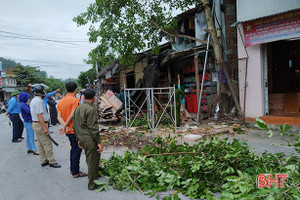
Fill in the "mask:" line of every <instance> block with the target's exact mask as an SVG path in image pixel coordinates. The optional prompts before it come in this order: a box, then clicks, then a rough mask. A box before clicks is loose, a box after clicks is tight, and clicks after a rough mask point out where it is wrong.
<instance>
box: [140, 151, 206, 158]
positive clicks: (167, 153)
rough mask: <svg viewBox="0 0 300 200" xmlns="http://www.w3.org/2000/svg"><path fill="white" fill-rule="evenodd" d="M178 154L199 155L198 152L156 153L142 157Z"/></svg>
mask: <svg viewBox="0 0 300 200" xmlns="http://www.w3.org/2000/svg"><path fill="white" fill-rule="evenodd" d="M179 154H199V152H174V153H158V154H148V155H144V156H146V157H152V156H164V155H179ZM201 154H205V153H201Z"/></svg>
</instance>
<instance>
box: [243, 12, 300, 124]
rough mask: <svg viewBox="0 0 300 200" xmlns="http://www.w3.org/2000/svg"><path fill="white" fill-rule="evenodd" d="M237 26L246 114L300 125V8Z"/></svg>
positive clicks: (248, 116) (275, 121) (272, 122)
mask: <svg viewBox="0 0 300 200" xmlns="http://www.w3.org/2000/svg"><path fill="white" fill-rule="evenodd" d="M238 29H239V32H240V37H238V52H239V84H240V102H241V107H243V108H244V110H245V116H246V118H249V119H251V118H252V119H253V118H257V117H260V118H262V119H264V120H265V121H266V122H267V123H270V124H283V123H288V124H290V125H300V9H297V10H292V11H287V12H283V13H279V14H274V15H271V16H268V17H262V18H259V19H255V20H250V21H245V22H242V23H240V24H239V25H238ZM244 105H245V106H244Z"/></svg>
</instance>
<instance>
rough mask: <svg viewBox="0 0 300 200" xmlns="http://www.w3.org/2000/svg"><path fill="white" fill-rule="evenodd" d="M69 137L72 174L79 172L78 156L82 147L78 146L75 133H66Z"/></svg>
mask: <svg viewBox="0 0 300 200" xmlns="http://www.w3.org/2000/svg"><path fill="white" fill-rule="evenodd" d="M66 136H67V137H68V138H69V141H70V145H71V150H70V170H71V172H72V175H76V174H78V173H79V164H80V156H81V151H82V149H81V148H79V146H78V142H77V140H76V137H75V134H66Z"/></svg>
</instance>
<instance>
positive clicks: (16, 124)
mask: <svg viewBox="0 0 300 200" xmlns="http://www.w3.org/2000/svg"><path fill="white" fill-rule="evenodd" d="M19 93H20V92H19V91H18V90H14V91H13V92H12V93H11V96H12V97H11V99H10V100H9V103H8V108H7V113H8V114H9V118H10V120H11V121H12V123H13V137H12V142H14V143H15V142H21V140H19V139H24V138H23V137H22V134H23V129H24V124H23V122H22V120H21V118H20V106H19V102H18V95H19Z"/></svg>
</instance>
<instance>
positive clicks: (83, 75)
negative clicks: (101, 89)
mask: <svg viewBox="0 0 300 200" xmlns="http://www.w3.org/2000/svg"><path fill="white" fill-rule="evenodd" d="M95 79H96V70H95V69H94V68H91V69H89V70H87V71H85V72H80V74H79V76H78V79H77V82H78V84H79V85H80V86H81V87H82V88H85V84H87V83H89V84H93V83H94V80H95Z"/></svg>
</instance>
